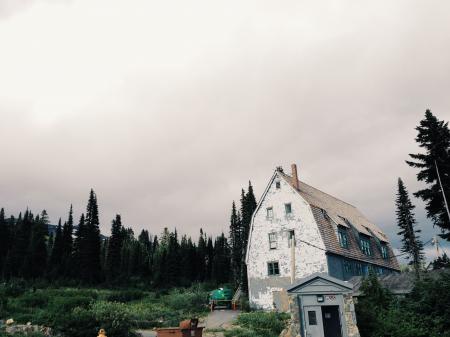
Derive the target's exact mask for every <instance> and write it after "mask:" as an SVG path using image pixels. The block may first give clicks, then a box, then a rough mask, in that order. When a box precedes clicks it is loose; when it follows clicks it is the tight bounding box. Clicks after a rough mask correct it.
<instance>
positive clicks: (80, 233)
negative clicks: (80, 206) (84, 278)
mask: <svg viewBox="0 0 450 337" xmlns="http://www.w3.org/2000/svg"><path fill="white" fill-rule="evenodd" d="M85 245H86V223H85V219H84V214H81V216H80V221H79V222H78V227H77V229H76V231H75V240H74V242H73V258H72V261H73V268H72V270H71V275H72V277H76V278H80V272H81V266H82V264H83V258H84V256H83V254H84V250H85Z"/></svg>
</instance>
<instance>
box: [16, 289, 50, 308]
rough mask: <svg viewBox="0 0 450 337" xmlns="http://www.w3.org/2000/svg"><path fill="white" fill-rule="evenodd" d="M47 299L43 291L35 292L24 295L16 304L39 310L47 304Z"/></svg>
mask: <svg viewBox="0 0 450 337" xmlns="http://www.w3.org/2000/svg"><path fill="white" fill-rule="evenodd" d="M48 300H49V297H48V295H47V294H46V293H44V292H43V291H37V292H33V293H26V294H24V295H23V296H21V297H20V298H19V299H18V301H17V303H18V305H20V306H23V307H30V308H39V307H44V306H46V305H47V304H48Z"/></svg>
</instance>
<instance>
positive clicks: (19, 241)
mask: <svg viewBox="0 0 450 337" xmlns="http://www.w3.org/2000/svg"><path fill="white" fill-rule="evenodd" d="M32 225H33V214H32V213H31V212H30V211H29V210H26V211H25V213H24V216H23V218H22V214H19V218H18V219H17V223H16V225H15V227H16V233H15V238H14V242H13V244H12V247H11V252H10V256H9V259H10V261H8V266H9V268H8V275H7V276H8V277H10V276H13V277H24V276H28V275H27V274H28V273H27V271H28V269H27V267H26V258H27V256H28V253H29V247H30V239H31V228H32Z"/></svg>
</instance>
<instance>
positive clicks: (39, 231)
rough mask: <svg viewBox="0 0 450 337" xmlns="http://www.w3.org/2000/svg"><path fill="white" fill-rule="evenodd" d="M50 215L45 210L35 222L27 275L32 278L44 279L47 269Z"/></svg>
mask: <svg viewBox="0 0 450 337" xmlns="http://www.w3.org/2000/svg"><path fill="white" fill-rule="evenodd" d="M48 225H49V220H48V215H47V211H45V210H43V211H42V213H41V215H40V217H39V218H38V217H36V219H35V220H34V221H33V225H32V230H31V239H30V247H29V255H28V259H27V260H28V261H29V262H28V263H27V268H29V270H28V271H27V274H28V275H29V276H30V277H32V278H39V277H42V276H43V275H44V273H45V270H46V267H47V245H46V236H47V234H48Z"/></svg>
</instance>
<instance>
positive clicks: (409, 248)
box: [396, 178, 423, 275]
mask: <svg viewBox="0 0 450 337" xmlns="http://www.w3.org/2000/svg"><path fill="white" fill-rule="evenodd" d="M396 206H397V211H396V214H397V224H398V227H399V228H400V231H399V232H398V235H400V236H401V237H402V248H401V251H402V252H403V253H407V254H408V256H409V258H410V262H409V264H410V265H412V266H413V267H414V270H415V272H416V274H417V275H418V274H419V270H420V265H421V263H422V261H423V244H422V242H421V240H420V238H419V235H418V234H419V233H420V230H419V229H416V228H415V227H416V219H415V216H414V213H413V210H414V208H415V206H414V205H413V204H412V203H411V200H410V198H409V195H408V191H407V190H406V187H405V185H404V184H403V181H402V180H401V179H400V178H399V179H398V192H397V199H396Z"/></svg>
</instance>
